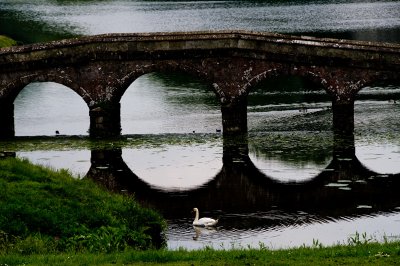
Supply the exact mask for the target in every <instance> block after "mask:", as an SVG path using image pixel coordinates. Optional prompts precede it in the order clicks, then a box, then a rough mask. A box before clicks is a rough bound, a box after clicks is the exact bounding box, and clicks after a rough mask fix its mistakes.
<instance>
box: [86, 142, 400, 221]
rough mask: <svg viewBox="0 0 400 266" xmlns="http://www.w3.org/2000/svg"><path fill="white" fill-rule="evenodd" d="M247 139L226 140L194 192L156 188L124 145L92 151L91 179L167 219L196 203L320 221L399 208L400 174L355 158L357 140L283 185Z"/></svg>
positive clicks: (183, 214)
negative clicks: (125, 154) (219, 161)
mask: <svg viewBox="0 0 400 266" xmlns="http://www.w3.org/2000/svg"><path fill="white" fill-rule="evenodd" d="M338 137H339V136H336V138H335V141H338ZM246 140H247V138H246V136H244V137H242V138H239V139H238V138H235V139H224V149H223V166H222V168H221V169H220V171H219V172H218V173H217V174H216V176H215V177H214V178H213V179H211V180H210V181H209V182H208V183H207V184H205V185H203V186H201V187H197V188H194V189H191V190H186V191H165V190H162V189H158V188H154V187H152V186H151V185H150V184H148V183H146V182H144V181H143V180H142V179H141V178H139V176H137V175H136V174H135V173H134V172H132V170H131V169H130V168H129V167H128V165H127V164H126V163H125V162H124V160H123V158H122V150H121V149H114V150H92V152H91V156H92V157H91V163H92V166H91V168H90V170H89V172H88V174H87V178H91V179H93V180H95V181H96V182H98V183H100V184H102V185H103V186H105V187H107V188H108V189H110V190H112V191H116V192H121V191H122V192H125V193H132V194H134V195H135V198H136V199H137V200H138V201H139V202H141V203H142V204H144V205H146V206H150V207H153V208H156V209H158V210H159V211H160V212H161V213H163V214H164V216H165V217H166V218H167V219H175V218H180V217H188V216H190V214H189V212H190V210H191V208H193V206H197V207H199V208H200V209H204V210H221V211H222V212H227V213H251V212H260V211H269V210H272V209H279V210H284V211H287V212H296V211H299V210H301V211H305V212H309V213H313V214H315V215H317V216H318V217H320V219H339V218H342V217H356V216H359V215H366V214H371V215H373V214H375V213H381V212H386V211H387V212H390V211H393V210H395V208H396V207H398V206H400V195H399V193H398V190H399V189H400V175H399V174H392V175H384V176H382V175H379V174H378V173H376V172H373V171H371V170H369V169H367V168H366V167H364V166H363V165H362V164H361V163H360V161H359V160H358V159H357V157H356V156H355V152H354V141H353V142H352V143H350V147H348V146H346V147H344V146H340V145H335V147H336V149H335V150H334V151H333V155H332V158H333V159H332V161H331V162H330V163H329V165H328V166H327V167H326V169H324V170H323V171H322V172H321V173H319V174H318V175H317V176H316V177H315V178H314V179H312V180H308V181H305V182H301V183H279V182H276V180H274V179H273V178H271V177H269V176H268V175H266V174H264V173H262V172H261V171H260V170H259V169H258V168H257V167H256V166H255V165H254V164H253V162H252V161H251V160H250V158H249V156H248V143H247V141H246ZM341 141H345V140H343V139H341ZM346 141H348V139H346ZM351 144H352V145H351ZM389 184H390V185H389ZM360 206H370V207H371V208H368V209H360V208H359V207H360ZM314 221H315V220H314ZM314 221H313V222H314ZM222 224H223V222H222ZM246 226H251V225H246Z"/></svg>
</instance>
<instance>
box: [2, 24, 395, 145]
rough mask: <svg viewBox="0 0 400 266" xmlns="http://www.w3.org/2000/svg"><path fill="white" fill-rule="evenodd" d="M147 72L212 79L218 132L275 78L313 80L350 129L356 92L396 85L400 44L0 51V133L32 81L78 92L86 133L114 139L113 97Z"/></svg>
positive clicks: (118, 41) (148, 38)
mask: <svg viewBox="0 0 400 266" xmlns="http://www.w3.org/2000/svg"><path fill="white" fill-rule="evenodd" d="M155 71H157V72H165V71H180V72H184V73H188V74H191V75H195V76H198V77H200V78H202V79H203V80H205V81H206V82H209V83H210V84H212V86H213V88H214V91H215V94H216V95H217V97H218V98H219V100H220V103H221V112H222V120H223V121H222V124H223V132H224V135H236V134H241V133H246V132H247V95H248V93H249V91H250V90H251V88H252V87H253V86H254V85H256V84H257V83H259V82H260V81H263V80H265V79H268V78H269V77H272V76H279V75H297V76H301V77H304V78H306V79H309V80H311V81H313V82H315V83H317V84H320V85H322V86H323V87H324V89H325V90H326V92H327V93H328V94H329V95H331V97H332V107H333V122H334V126H335V128H336V129H337V130H339V131H344V132H349V131H352V130H353V127H354V125H353V115H354V114H353V113H354V111H353V107H354V98H355V95H356V94H357V92H358V91H359V90H360V89H361V88H362V87H364V86H366V85H368V84H372V83H374V82H377V81H384V82H392V81H393V82H399V79H400V75H399V72H400V45H398V44H387V43H386V44H385V43H371V42H360V41H347V40H335V39H317V38H310V37H294V36H285V35H279V34H271V33H258V32H247V31H235V32H231V31H219V32H181V33H143V34H106V35H97V36H89V37H82V38H76V39H69V40H62V41H55V42H50V43H44V44H34V45H26V46H16V47H10V48H4V49H0V138H8V137H12V136H14V100H15V98H16V97H17V95H18V93H19V92H20V91H21V90H22V89H23V88H24V87H25V86H26V85H27V84H29V83H31V82H35V81H52V82H57V83H60V84H63V85H65V86H67V87H69V88H71V89H72V90H74V91H75V92H76V93H78V94H79V95H80V96H81V97H82V98H83V99H84V101H85V102H86V103H87V105H88V106H89V110H90V136H92V137H112V136H118V135H120V132H121V123H120V99H121V97H122V95H123V94H124V92H125V90H126V89H127V88H128V86H129V85H130V84H131V83H132V82H133V81H134V80H135V79H136V78H138V77H139V76H141V75H143V74H146V73H149V72H155ZM343 118H346V119H345V120H347V123H342V122H341V121H343Z"/></svg>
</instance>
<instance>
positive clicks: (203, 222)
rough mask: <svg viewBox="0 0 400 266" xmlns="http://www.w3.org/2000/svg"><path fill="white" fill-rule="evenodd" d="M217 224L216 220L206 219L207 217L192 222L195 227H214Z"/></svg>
mask: <svg viewBox="0 0 400 266" xmlns="http://www.w3.org/2000/svg"><path fill="white" fill-rule="evenodd" d="M217 223H218V220H215V219H212V218H208V217H203V218H201V219H199V220H198V221H194V222H193V225H196V226H214V225H216V224H217Z"/></svg>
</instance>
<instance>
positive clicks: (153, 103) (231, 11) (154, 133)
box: [0, 0, 400, 249]
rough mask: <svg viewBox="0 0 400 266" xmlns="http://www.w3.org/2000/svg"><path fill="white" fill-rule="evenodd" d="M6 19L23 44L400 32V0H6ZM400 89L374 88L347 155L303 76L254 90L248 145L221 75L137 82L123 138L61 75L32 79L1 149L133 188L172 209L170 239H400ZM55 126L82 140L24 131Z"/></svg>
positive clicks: (2, 19)
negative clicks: (203, 219) (224, 132)
mask: <svg viewBox="0 0 400 266" xmlns="http://www.w3.org/2000/svg"><path fill="white" fill-rule="evenodd" d="M0 25H1V27H0V32H3V33H12V34H10V35H14V36H17V39H19V40H21V41H24V42H32V41H38V40H48V39H54V38H59V37H60V36H70V35H76V34H78V35H79V34H97V33H106V32H145V31H181V30H211V29H248V30H259V31H278V32H283V33H292V34H304V33H307V34H309V35H315V36H328V37H346V38H350V39H368V40H381V41H398V38H399V34H398V33H399V28H400V1H383V2H382V1H380V2H377V1H375V2H374V1H351V2H348V1H296V2H293V1H196V2H194V1H186V2H182V1H44V0H41V1H35V2H34V3H33V2H32V1H24V0H20V1H8V0H3V1H1V2H0ZM399 97H400V87H399V84H380V85H379V86H378V85H377V86H376V87H368V88H364V89H363V90H362V91H361V92H360V94H359V98H358V100H357V101H356V105H355V132H354V139H355V141H354V143H350V146H352V145H353V148H354V149H351V147H350V149H348V150H350V151H351V150H353V152H348V150H346V149H345V150H346V152H342V153H338V151H337V150H336V149H335V147H336V146H337V145H335V142H337V141H338V140H337V139H335V137H334V135H333V132H332V112H331V110H330V107H331V103H330V101H329V99H328V98H327V96H326V93H325V92H324V91H323V90H321V89H320V88H319V87H318V86H315V85H314V84H309V83H307V82H306V81H305V80H302V79H299V78H296V77H280V78H277V79H274V80H269V81H268V82H266V83H265V84H262V85H261V86H259V87H258V88H254V90H253V91H252V92H251V93H250V95H249V107H248V126H249V134H248V136H247V138H246V139H244V140H242V141H239V142H238V141H231V140H226V139H225V140H224V139H223V138H222V136H221V134H220V133H218V132H217V130H219V129H221V127H222V123H221V113H220V107H219V104H218V101H217V99H216V98H215V95H214V94H213V92H212V91H211V90H210V88H209V84H204V83H203V82H202V81H201V80H197V79H194V78H191V77H185V76H182V75H179V73H167V74H159V73H152V74H148V75H145V76H142V77H140V78H139V79H137V80H136V81H135V82H133V83H132V85H131V87H130V88H129V89H128V90H127V91H126V93H125V95H124V96H123V98H122V100H121V116H122V133H123V134H124V140H121V141H103V142H101V141H100V142H93V141H89V140H88V139H87V130H88V128H89V115H88V108H87V106H86V105H85V103H84V102H83V100H81V99H79V97H78V96H77V95H76V94H75V93H74V92H72V91H71V90H69V88H66V87H64V86H62V85H59V84H55V83H32V84H30V85H28V86H27V87H26V88H25V89H24V90H23V91H22V92H21V93H20V94H19V95H18V97H17V99H16V101H15V126H16V135H18V136H20V137H19V138H18V139H17V140H15V141H13V142H1V143H0V147H1V149H0V150H8V151H15V152H16V155H17V156H18V157H26V158H29V159H30V160H31V161H33V162H35V163H40V164H44V165H48V166H51V167H54V168H67V169H70V170H71V171H72V172H73V173H74V174H75V175H79V176H80V178H92V179H95V180H96V181H97V182H99V183H100V184H102V185H105V186H106V187H108V188H109V189H112V190H116V191H120V192H122V193H134V194H135V197H136V198H137V199H138V200H139V201H141V202H142V203H143V204H145V205H147V206H151V207H154V208H157V209H158V210H159V211H160V212H162V213H163V215H164V216H165V217H166V219H167V220H168V223H169V228H168V232H167V235H168V247H169V248H171V249H174V248H178V247H180V246H183V247H185V248H188V249H197V248H202V247H204V246H205V245H211V246H214V247H215V248H231V247H247V246H248V245H249V246H252V247H259V246H260V245H265V246H267V247H271V248H279V247H292V246H299V245H302V244H306V245H312V244H313V241H315V240H318V241H319V243H322V244H324V245H330V244H336V243H347V241H348V239H349V238H350V237H351V236H353V235H354V234H355V233H356V232H359V233H364V232H365V233H366V234H367V235H368V237H372V238H373V239H375V240H378V241H381V240H382V239H383V238H387V239H398V238H399V236H400V226H399V225H400V210H399V208H400V195H399V194H398V192H397V191H398V188H399V186H400V184H399V177H398V175H399V173H400V164H399V161H400V135H399V134H400V133H399V132H400V131H399V130H398V129H399V128H400V120H399V119H398V118H399V117H400V103H399V100H400V99H399ZM395 100H397V101H396V102H395ZM55 103H56V104H55ZM305 110H306V112H305ZM56 130H58V131H60V132H61V134H65V135H79V136H80V137H78V138H55V137H36V138H23V137H22V136H40V135H45V136H53V135H54V132H55V131H56ZM193 131H194V132H195V133H193ZM247 149H248V151H249V152H248V155H249V156H245V154H246V153H244V155H243V151H246V150H247ZM193 207H198V208H199V209H200V215H201V216H203V215H207V216H213V217H219V218H220V222H219V225H218V226H217V228H216V229H215V230H202V231H196V230H195V229H194V228H193V227H192V226H191V222H192V219H193V217H192V214H191V213H190V211H191V209H192V208H193ZM260 243H261V244H260Z"/></svg>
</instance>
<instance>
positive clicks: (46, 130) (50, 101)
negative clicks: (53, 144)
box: [13, 82, 89, 136]
mask: <svg viewBox="0 0 400 266" xmlns="http://www.w3.org/2000/svg"><path fill="white" fill-rule="evenodd" d="M13 109H14V110H13V112H14V119H13V120H14V121H13V124H14V128H15V135H17V136H36V135H50V136H54V135H59V134H61V135H65V134H67V135H87V130H88V128H89V108H88V106H87V104H86V103H85V101H84V100H83V99H82V97H80V96H79V95H78V94H77V93H76V92H75V91H73V90H71V89H70V88H69V87H66V86H65V85H62V84H60V83H56V82H32V83H29V84H28V85H27V86H25V87H24V88H23V89H22V90H21V92H20V93H19V94H18V96H17V97H16V98H15V100H14V102H13Z"/></svg>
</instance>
